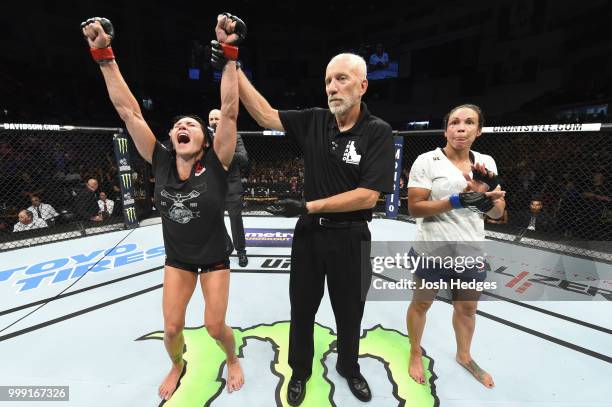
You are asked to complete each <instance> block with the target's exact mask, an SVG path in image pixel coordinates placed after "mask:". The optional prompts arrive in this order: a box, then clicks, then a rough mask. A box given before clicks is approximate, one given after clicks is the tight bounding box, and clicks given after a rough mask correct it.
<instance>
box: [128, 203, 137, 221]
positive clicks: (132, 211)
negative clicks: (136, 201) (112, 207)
mask: <svg viewBox="0 0 612 407" xmlns="http://www.w3.org/2000/svg"><path fill="white" fill-rule="evenodd" d="M125 214H126V216H127V218H128V222H130V223H132V222H136V208H134V207H133V206H131V207H129V208H125Z"/></svg>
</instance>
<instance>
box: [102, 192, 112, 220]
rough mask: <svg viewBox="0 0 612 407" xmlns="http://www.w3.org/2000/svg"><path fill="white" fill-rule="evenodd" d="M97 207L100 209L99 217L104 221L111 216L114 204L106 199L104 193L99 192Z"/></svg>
mask: <svg viewBox="0 0 612 407" xmlns="http://www.w3.org/2000/svg"><path fill="white" fill-rule="evenodd" d="M98 207H99V208H100V212H99V214H100V216H102V218H104V219H108V218H110V217H111V216H113V208H114V207H115V202H113V201H111V200H110V199H108V198H107V197H106V192H104V191H101V192H100V199H99V200H98Z"/></svg>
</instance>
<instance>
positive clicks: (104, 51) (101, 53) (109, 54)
mask: <svg viewBox="0 0 612 407" xmlns="http://www.w3.org/2000/svg"><path fill="white" fill-rule="evenodd" d="M89 51H90V52H91V56H92V58H93V59H94V61H96V62H104V61H112V60H113V59H115V54H113V49H112V48H111V47H106V48H90V49H89Z"/></svg>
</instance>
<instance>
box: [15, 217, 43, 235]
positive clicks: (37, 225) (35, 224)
mask: <svg viewBox="0 0 612 407" xmlns="http://www.w3.org/2000/svg"><path fill="white" fill-rule="evenodd" d="M46 227H47V222H45V221H44V220H42V219H40V218H33V220H32V223H30V224H28V225H24V224H23V223H21V222H17V223H15V226H13V232H23V231H25V230H32V229H41V228H46Z"/></svg>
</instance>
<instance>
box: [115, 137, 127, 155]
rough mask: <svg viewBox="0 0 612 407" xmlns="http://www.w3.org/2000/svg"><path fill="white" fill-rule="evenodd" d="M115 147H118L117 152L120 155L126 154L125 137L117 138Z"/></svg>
mask: <svg viewBox="0 0 612 407" xmlns="http://www.w3.org/2000/svg"><path fill="white" fill-rule="evenodd" d="M116 140H117V146H118V147H119V152H120V153H121V154H126V153H127V151H128V141H127V139H126V138H125V137H118V138H117V139H116Z"/></svg>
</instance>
